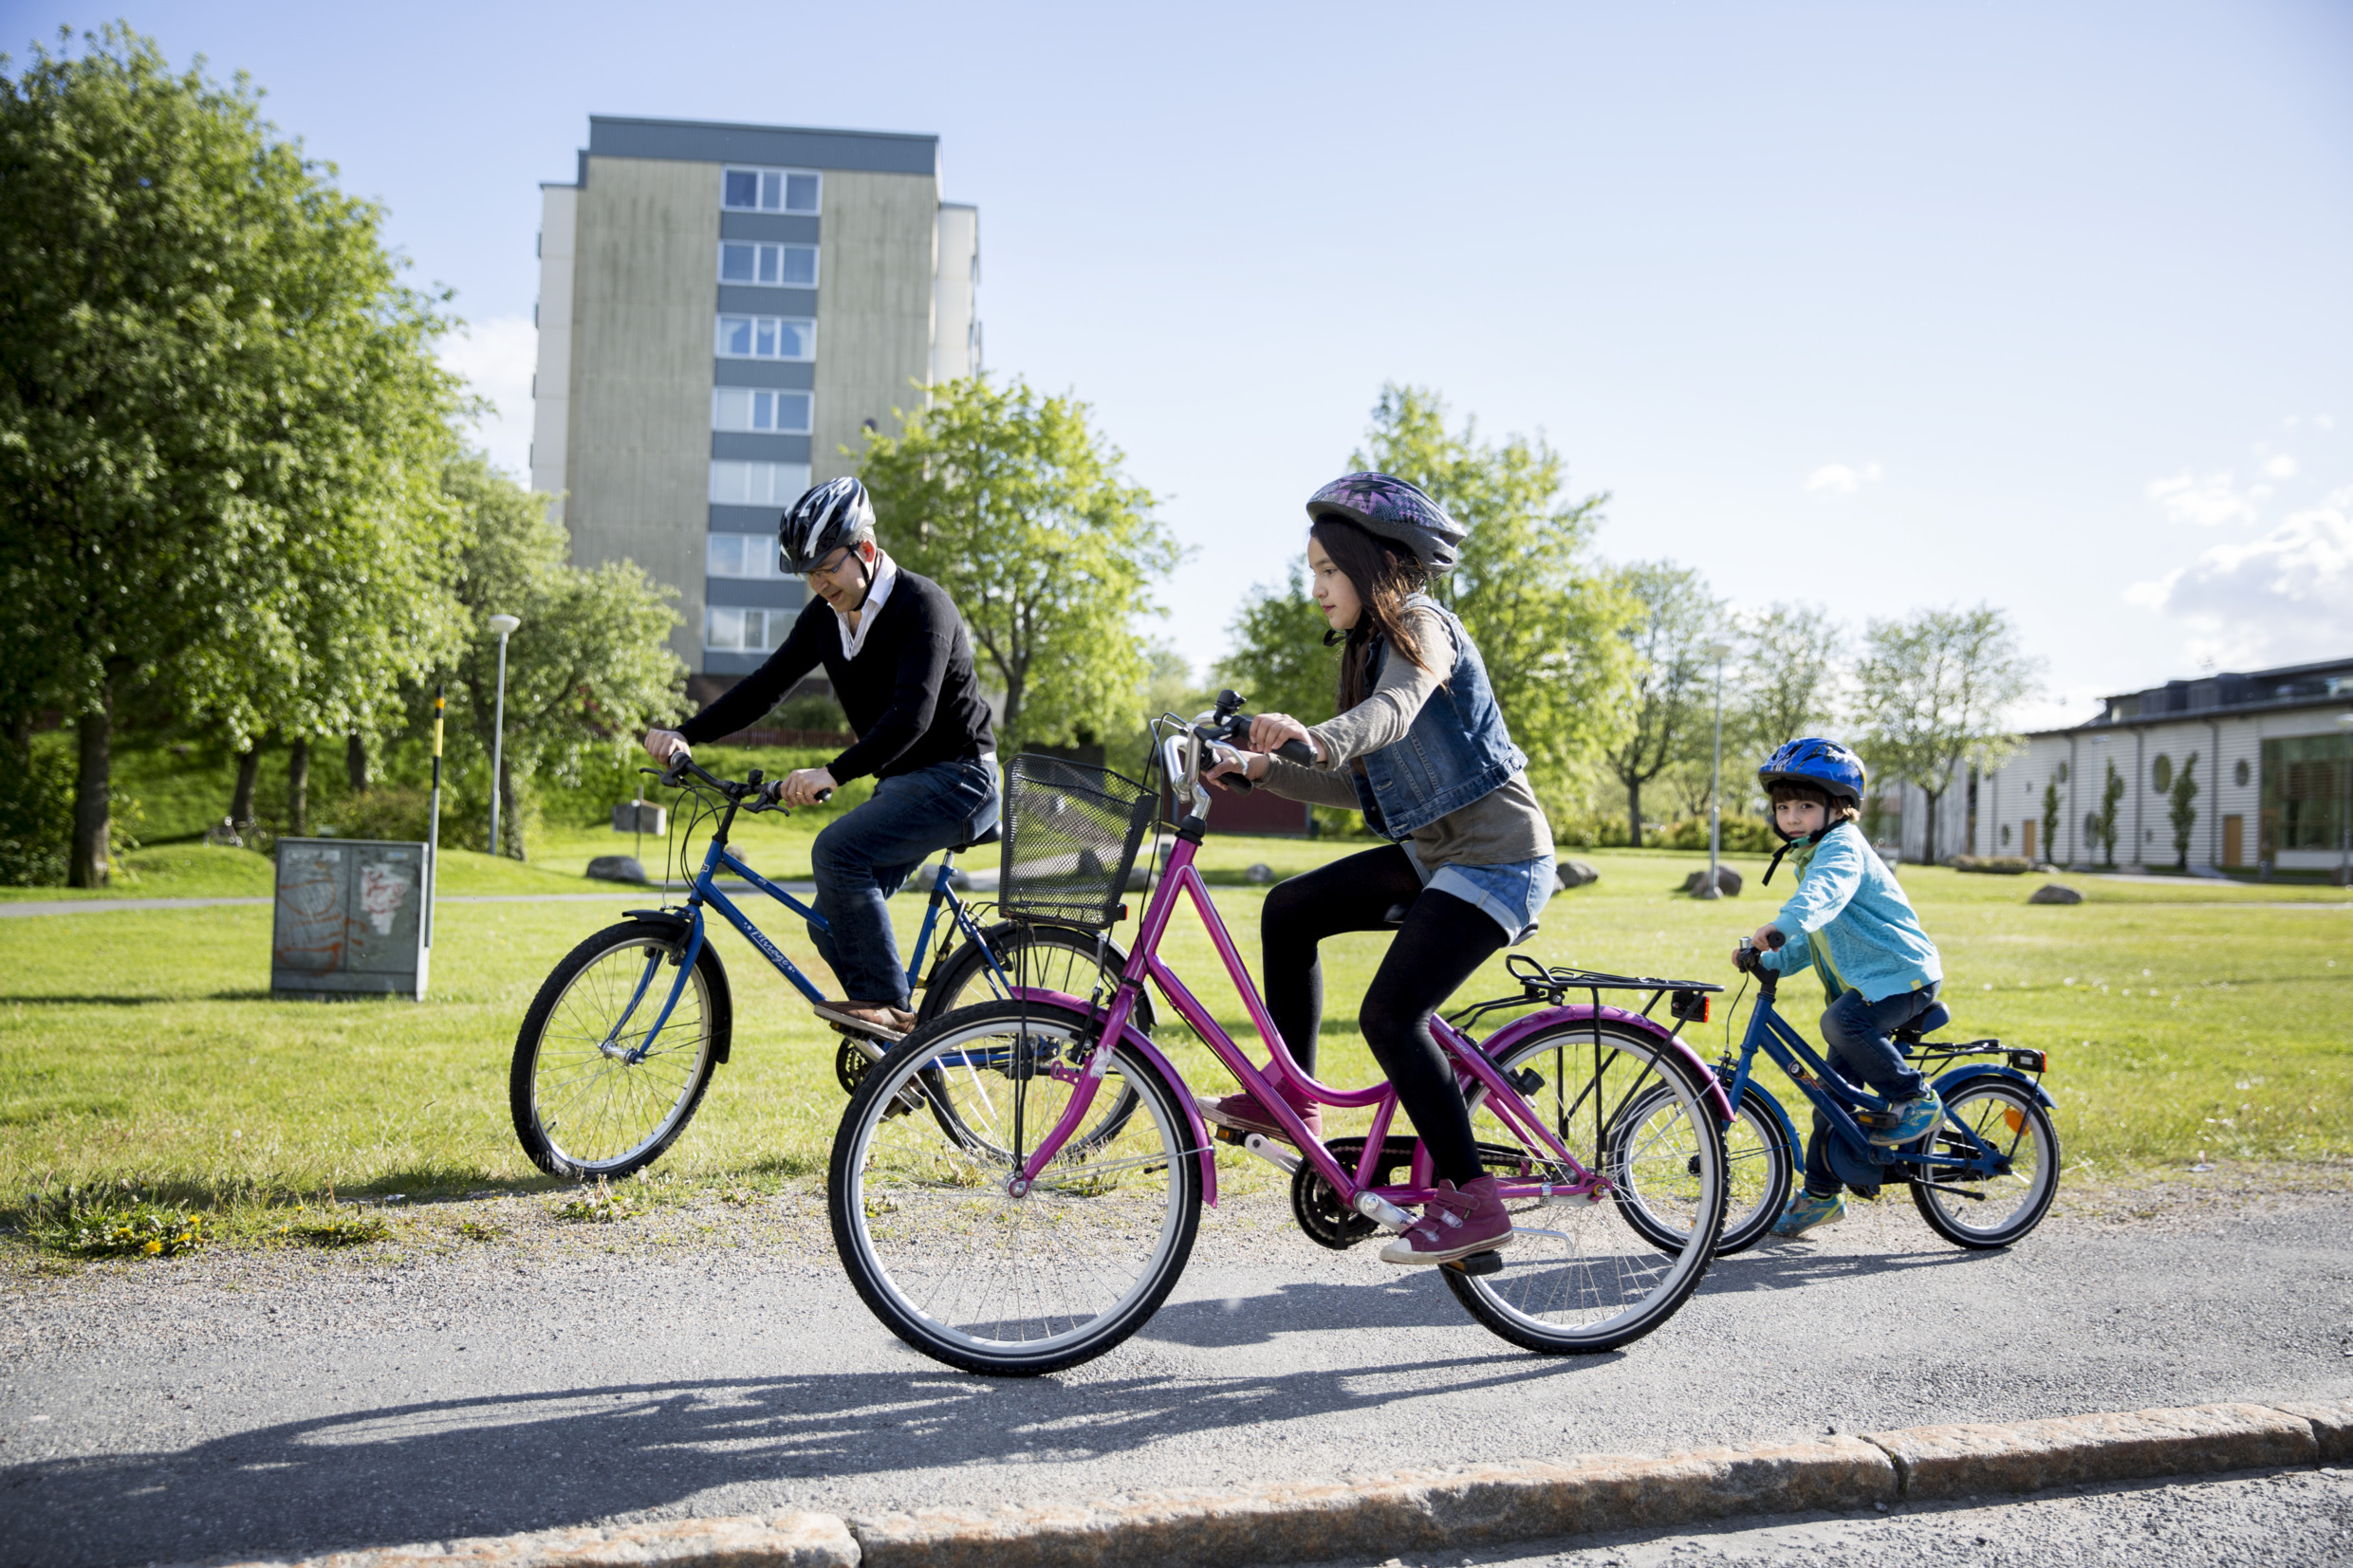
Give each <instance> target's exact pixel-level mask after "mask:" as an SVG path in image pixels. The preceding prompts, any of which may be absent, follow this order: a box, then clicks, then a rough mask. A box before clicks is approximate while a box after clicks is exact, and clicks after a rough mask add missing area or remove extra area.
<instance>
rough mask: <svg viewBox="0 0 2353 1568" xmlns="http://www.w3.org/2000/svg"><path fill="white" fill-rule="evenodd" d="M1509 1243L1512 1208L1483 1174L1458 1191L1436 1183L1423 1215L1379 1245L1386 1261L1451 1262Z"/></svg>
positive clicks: (1398, 1262)
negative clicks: (1388, 1242)
mask: <svg viewBox="0 0 2353 1568" xmlns="http://www.w3.org/2000/svg"><path fill="white" fill-rule="evenodd" d="M1510 1242H1511V1213H1510V1210H1509V1209H1507V1208H1504V1206H1503V1193H1502V1192H1501V1191H1499V1190H1497V1188H1496V1184H1495V1178H1494V1177H1492V1176H1480V1177H1478V1178H1477V1179H1475V1180H1473V1181H1470V1182H1466V1183H1465V1184H1464V1185H1463V1186H1462V1187H1461V1188H1460V1189H1459V1190H1457V1189H1456V1188H1455V1186H1454V1183H1453V1182H1450V1181H1442V1182H1440V1183H1438V1190H1436V1192H1434V1193H1432V1194H1431V1195H1430V1201H1429V1202H1428V1203H1426V1204H1423V1205H1422V1206H1421V1218H1420V1219H1419V1220H1417V1221H1416V1222H1415V1223H1414V1225H1413V1227H1412V1228H1410V1229H1408V1230H1407V1231H1406V1232H1405V1233H1404V1234H1403V1235H1401V1236H1399V1238H1398V1239H1397V1240H1396V1241H1393V1242H1391V1243H1390V1244H1389V1245H1387V1246H1384V1247H1382V1248H1381V1249H1380V1261H1381V1262H1382V1263H1384V1264H1406V1265H1407V1266H1409V1267H1410V1266H1412V1265H1414V1264H1451V1263H1453V1262H1454V1260H1455V1259H1457V1258H1468V1257H1470V1256H1471V1255H1472V1254H1473V1252H1491V1251H1493V1250H1494V1249H1495V1248H1497V1247H1499V1246H1508V1245H1510Z"/></svg>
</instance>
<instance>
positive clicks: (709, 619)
mask: <svg viewBox="0 0 2353 1568" xmlns="http://www.w3.org/2000/svg"><path fill="white" fill-rule="evenodd" d="M798 614H799V612H798V611H792V610H769V609H762V608H759V607H758V606H755V605H750V604H706V605H704V606H703V651H704V652H705V653H708V654H772V653H774V652H775V651H776V649H777V645H778V643H779V642H780V641H781V640H782V639H783V638H784V637H785V636H788V635H789V634H790V631H791V620H792V618H793V617H795V616H797V615H798ZM723 616H727V617H733V618H734V621H735V640H734V641H733V642H721V641H719V640H718V630H719V621H720V618H721V617H723ZM747 616H758V617H759V618H760V641H759V642H758V643H757V644H753V643H751V642H750V641H748V640H747V639H746V637H745V635H744V632H745V620H744V618H746V617H747Z"/></svg>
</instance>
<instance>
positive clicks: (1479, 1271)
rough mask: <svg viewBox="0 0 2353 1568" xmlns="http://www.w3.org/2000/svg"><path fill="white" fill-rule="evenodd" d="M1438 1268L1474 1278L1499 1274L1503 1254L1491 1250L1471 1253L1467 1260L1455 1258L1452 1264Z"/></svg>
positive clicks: (1441, 1265) (1501, 1269)
mask: <svg viewBox="0 0 2353 1568" xmlns="http://www.w3.org/2000/svg"><path fill="white" fill-rule="evenodd" d="M1439 1266H1440V1267H1442V1268H1451V1269H1453V1270H1454V1271H1455V1272H1456V1273H1458V1274H1469V1275H1473V1276H1474V1277H1475V1276H1478V1275H1483V1274H1501V1273H1502V1272H1503V1254H1502V1253H1500V1252H1496V1251H1492V1250H1491V1251H1487V1252H1473V1253H1472V1254H1471V1256H1469V1257H1468V1258H1456V1259H1455V1260H1454V1262H1453V1263H1450V1264H1440V1265H1439Z"/></svg>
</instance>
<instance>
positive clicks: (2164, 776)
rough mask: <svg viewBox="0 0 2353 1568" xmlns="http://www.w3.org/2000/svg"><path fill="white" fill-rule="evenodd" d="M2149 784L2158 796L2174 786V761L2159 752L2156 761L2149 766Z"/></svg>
mask: <svg viewBox="0 0 2353 1568" xmlns="http://www.w3.org/2000/svg"><path fill="white" fill-rule="evenodd" d="M2149 783H2150V784H2152V785H2154V786H2155V787H2156V789H2157V792H2158V794H2160V795H2162V794H2163V793H2165V791H2167V790H2169V789H2171V788H2173V786H2174V760H2173V759H2172V758H2171V757H2168V756H2167V755H2165V753H2164V752H2162V751H2160V752H2158V754H2157V761H2155V762H2153V763H2151V764H2150V765H2149Z"/></svg>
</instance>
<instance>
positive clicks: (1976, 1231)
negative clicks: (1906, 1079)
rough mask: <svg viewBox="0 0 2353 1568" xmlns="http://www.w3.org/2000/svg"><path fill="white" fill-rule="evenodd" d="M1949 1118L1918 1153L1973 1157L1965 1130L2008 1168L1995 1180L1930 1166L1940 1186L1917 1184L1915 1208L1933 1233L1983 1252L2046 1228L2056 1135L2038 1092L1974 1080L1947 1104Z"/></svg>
mask: <svg viewBox="0 0 2353 1568" xmlns="http://www.w3.org/2000/svg"><path fill="white" fill-rule="evenodd" d="M1944 1115H1945V1124H1944V1125H1943V1126H1940V1127H1938V1128H1937V1129H1936V1132H1934V1133H1932V1134H1929V1135H1928V1136H1927V1137H1925V1138H1923V1139H1921V1140H1920V1141H1919V1142H1918V1143H1917V1144H1914V1145H1912V1146H1911V1147H1912V1148H1913V1150H1914V1151H1915V1152H1918V1153H1927V1152H1928V1151H1929V1150H1930V1149H1931V1148H1932V1147H1933V1148H1934V1149H1935V1151H1936V1153H1940V1154H1954V1155H1958V1156H1960V1157H1963V1158H1967V1157H1969V1156H1971V1155H1973V1154H1975V1153H1977V1148H1976V1145H1974V1144H1973V1143H1972V1142H1971V1141H1970V1140H1969V1139H1968V1138H1967V1137H1965V1136H1963V1135H1962V1134H1961V1133H1960V1132H1959V1131H1958V1129H1960V1128H1963V1127H1966V1128H1968V1129H1969V1130H1970V1132H1972V1133H1974V1134H1976V1135H1977V1136H1978V1137H1979V1138H1980V1139H1982V1140H1984V1142H1985V1143H1986V1144H1988V1145H1989V1146H1991V1147H1992V1150H1993V1153H1995V1154H1996V1155H1998V1156H2000V1158H2001V1160H2002V1162H2003V1164H2002V1168H2001V1169H2000V1170H1998V1171H1994V1172H1993V1173H1992V1174H1991V1175H1979V1174H1976V1173H1975V1172H1964V1171H1955V1170H1953V1169H1952V1168H1951V1167H1949V1166H1945V1167H1936V1166H1932V1167H1929V1168H1927V1173H1928V1174H1929V1175H1930V1176H1931V1178H1932V1179H1933V1180H1935V1181H1936V1182H1937V1183H1938V1184H1939V1185H1937V1186H1936V1187H1929V1186H1926V1185H1924V1184H1923V1183H1921V1182H1919V1181H1915V1182H1913V1184H1912V1203H1913V1207H1915V1208H1918V1210H1919V1211H1920V1218H1921V1219H1923V1220H1926V1221H1927V1222H1928V1226H1929V1228H1930V1229H1932V1230H1934V1231H1936V1234H1937V1235H1939V1236H1942V1237H1943V1238H1944V1239H1945V1240H1946V1241H1948V1242H1951V1243H1953V1244H1954V1245H1955V1246H1966V1247H1969V1248H1972V1249H1973V1250H1984V1249H1987V1248H1991V1247H1997V1246H2008V1245H2010V1243H2012V1242H2014V1241H2016V1240H2018V1239H2019V1238H2020V1237H2022V1236H2024V1235H2025V1234H2026V1233H2027V1232H2028V1231H2029V1230H2031V1229H2033V1228H2034V1227H2036V1226H2038V1225H2040V1224H2042V1223H2043V1216H2044V1215H2045V1214H2047V1213H2048V1212H2049V1211H2050V1201H2051V1199H2053V1198H2055V1197H2057V1196H2058V1195H2059V1130H2058V1129H2057V1128H2056V1127H2053V1126H2052V1125H2051V1121H2050V1113H2049V1112H2047V1111H2046V1110H2044V1109H2043V1105H2042V1102H2041V1101H2040V1100H2038V1099H2036V1098H2034V1091H2033V1090H2031V1089H2029V1088H2028V1087H2027V1086H2026V1085H2025V1084H2023V1083H2020V1082H2018V1081H2017V1080H2016V1079H2007V1078H1978V1079H1969V1080H1967V1081H1966V1082H1964V1083H1962V1084H1961V1086H1960V1087H1959V1088H1957V1089H1955V1090H1954V1091H1953V1096H1952V1098H1949V1099H1947V1100H1946V1101H1945V1102H1944Z"/></svg>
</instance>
